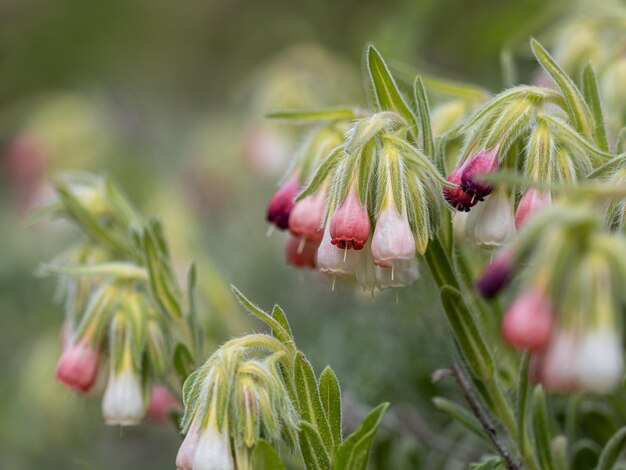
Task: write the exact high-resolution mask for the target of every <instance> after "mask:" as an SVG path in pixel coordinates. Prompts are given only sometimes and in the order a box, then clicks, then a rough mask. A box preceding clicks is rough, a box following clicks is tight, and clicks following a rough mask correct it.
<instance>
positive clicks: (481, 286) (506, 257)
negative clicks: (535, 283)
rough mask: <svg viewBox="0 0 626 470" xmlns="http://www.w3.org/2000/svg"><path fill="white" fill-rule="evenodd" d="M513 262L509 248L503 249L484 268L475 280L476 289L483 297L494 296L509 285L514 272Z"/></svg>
mask: <svg viewBox="0 0 626 470" xmlns="http://www.w3.org/2000/svg"><path fill="white" fill-rule="evenodd" d="M515 269H516V267H515V263H514V260H513V255H512V253H511V251H510V250H507V249H505V250H503V251H501V252H500V253H498V255H496V257H495V258H494V259H493V260H492V261H491V263H490V264H489V265H488V266H487V267H486V268H485V270H484V271H483V273H482V275H481V276H480V277H479V278H478V280H477V281H476V289H477V290H478V292H480V293H481V294H482V296H483V297H486V298H488V299H490V298H492V297H495V296H496V295H498V293H499V292H500V291H501V290H502V289H504V288H505V287H506V286H508V285H509V282H511V279H513V275H514V274H515Z"/></svg>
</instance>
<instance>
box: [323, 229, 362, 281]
mask: <svg viewBox="0 0 626 470" xmlns="http://www.w3.org/2000/svg"><path fill="white" fill-rule="evenodd" d="M329 225H330V224H327V225H326V228H325V230H324V237H323V238H322V242H321V243H320V246H319V248H318V250H317V265H318V266H319V269H320V271H321V272H323V273H328V274H333V275H338V276H352V275H354V273H355V271H356V268H357V266H358V263H359V258H360V256H359V255H360V253H359V252H357V251H354V250H348V249H347V248H344V249H343V250H342V249H339V248H337V247H336V246H335V245H333V244H332V237H331V236H330V228H329Z"/></svg>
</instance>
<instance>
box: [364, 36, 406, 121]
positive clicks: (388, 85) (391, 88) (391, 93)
mask: <svg viewBox="0 0 626 470" xmlns="http://www.w3.org/2000/svg"><path fill="white" fill-rule="evenodd" d="M366 68H367V71H368V74H369V78H370V83H371V86H372V90H373V91H374V97H375V98H376V103H377V104H378V106H379V108H380V109H381V111H394V112H396V113H398V114H399V115H400V116H402V117H403V118H404V119H405V120H406V122H407V124H408V125H409V128H410V129H411V131H412V132H414V133H417V120H416V119H415V115H414V114H413V111H411V108H409V106H408V105H407V103H406V101H405V99H404V97H403V96H402V94H401V93H400V90H399V89H398V86H397V85H396V82H395V80H394V79H393V76H392V75H391V72H389V68H388V67H387V64H386V63H385V61H384V60H383V58H382V56H381V55H380V53H379V52H378V51H377V50H376V48H375V47H374V46H369V47H368V48H367V52H366Z"/></svg>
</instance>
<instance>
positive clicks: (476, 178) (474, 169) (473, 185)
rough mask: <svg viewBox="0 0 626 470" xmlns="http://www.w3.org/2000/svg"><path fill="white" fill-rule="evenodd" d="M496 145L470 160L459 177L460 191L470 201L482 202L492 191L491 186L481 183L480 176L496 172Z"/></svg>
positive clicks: (497, 148)
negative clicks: (468, 197)
mask: <svg viewBox="0 0 626 470" xmlns="http://www.w3.org/2000/svg"><path fill="white" fill-rule="evenodd" d="M499 150H500V147H499V146H498V145H496V146H495V147H493V148H491V149H489V150H482V151H480V152H478V153H477V154H476V155H474V157H472V158H470V159H469V160H468V162H467V164H466V165H465V167H464V169H463V173H462V175H461V189H462V190H463V192H464V193H466V194H467V195H469V196H470V197H471V198H472V199H476V200H478V201H482V200H483V199H484V198H485V197H486V196H488V195H489V194H490V193H491V191H493V188H494V186H493V184H492V183H488V182H484V181H481V176H482V175H485V174H489V173H494V172H496V171H498V152H499Z"/></svg>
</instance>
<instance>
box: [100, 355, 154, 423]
mask: <svg viewBox="0 0 626 470" xmlns="http://www.w3.org/2000/svg"><path fill="white" fill-rule="evenodd" d="M144 413H145V406H144V399H143V391H142V387H141V377H140V376H139V374H138V373H137V372H136V371H135V370H134V368H133V367H132V366H131V365H128V364H126V365H124V366H123V367H122V368H121V371H117V370H115V367H111V372H110V374H109V382H108V384H107V388H106V390H105V391H104V398H103V399H102V414H103V416H104V421H105V422H106V424H109V425H119V426H132V425H135V424H139V423H140V422H141V420H142V418H143V416H144Z"/></svg>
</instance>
